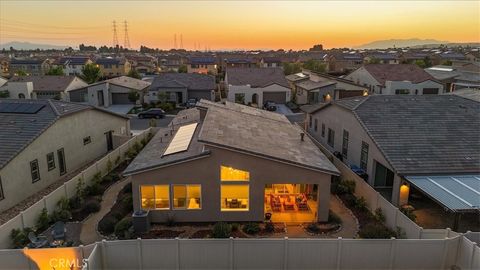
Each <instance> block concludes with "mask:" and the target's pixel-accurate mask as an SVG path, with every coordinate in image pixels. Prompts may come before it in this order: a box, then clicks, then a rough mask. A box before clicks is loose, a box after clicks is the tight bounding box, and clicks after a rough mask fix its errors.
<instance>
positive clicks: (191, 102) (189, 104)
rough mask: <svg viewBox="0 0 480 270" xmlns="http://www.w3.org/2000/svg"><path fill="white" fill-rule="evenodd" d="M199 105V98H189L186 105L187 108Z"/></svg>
mask: <svg viewBox="0 0 480 270" xmlns="http://www.w3.org/2000/svg"><path fill="white" fill-rule="evenodd" d="M195 105H197V99H196V98H189V99H188V100H187V102H186V103H185V106H186V107H187V108H193V107H195Z"/></svg>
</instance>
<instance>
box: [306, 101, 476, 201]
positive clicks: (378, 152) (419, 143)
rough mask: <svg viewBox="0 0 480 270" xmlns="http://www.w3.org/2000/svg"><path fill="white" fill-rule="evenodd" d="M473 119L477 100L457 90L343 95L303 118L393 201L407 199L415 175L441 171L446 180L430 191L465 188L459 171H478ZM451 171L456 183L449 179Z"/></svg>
mask: <svg viewBox="0 0 480 270" xmlns="http://www.w3.org/2000/svg"><path fill="white" fill-rule="evenodd" d="M472 123H480V106H479V103H478V102H475V101H472V100H470V99H466V98H463V97H459V96H455V95H431V96H415V97H412V96H401V95H396V96H380V95H372V96H366V97H354V98H348V99H341V100H337V101H334V102H332V103H328V104H323V105H318V106H317V108H316V109H315V110H311V111H310V112H309V114H308V115H307V118H306V126H307V130H308V133H309V134H311V135H312V137H314V138H315V139H316V140H318V141H319V142H320V143H321V144H322V145H323V146H324V147H325V148H326V149H327V150H328V151H330V152H332V153H333V152H338V155H341V156H342V158H343V162H344V163H345V164H347V165H355V166H357V167H360V168H361V169H363V170H365V171H366V173H367V174H368V183H369V184H370V185H372V186H373V187H374V188H376V189H377V190H378V191H379V192H380V193H381V194H382V195H383V196H384V197H385V198H387V199H388V200H391V201H392V202H393V203H394V204H396V205H403V204H406V203H408V190H409V186H410V183H411V181H414V180H412V179H414V178H415V177H417V176H427V177H429V176H432V177H434V176H440V175H444V176H445V178H448V179H447V180H441V182H439V184H438V185H437V187H430V188H431V191H434V192H435V191H436V192H438V191H441V190H439V189H445V190H447V189H449V187H448V186H449V184H452V186H450V187H455V188H457V189H459V190H457V191H453V192H458V191H460V189H462V190H464V189H465V187H463V188H461V187H459V184H458V182H462V175H468V174H476V175H478V174H479V173H480V140H479V139H478V138H480V132H479V129H478V126H477V125H475V124H472ZM454 175H455V176H457V182H455V181H454V180H450V177H449V176H452V178H455V177H454ZM477 177H478V176H477ZM458 179H460V180H458ZM432 183H435V181H434V180H432ZM469 183H472V182H465V183H464V184H465V185H469ZM476 183H477V184H476V187H477V188H478V179H477V180H476ZM445 185H446V186H447V188H444V187H443V186H445ZM460 185H461V184H460ZM403 186H405V187H403ZM433 186H435V185H433ZM401 187H402V188H403V190H401ZM417 188H420V187H417ZM449 192H450V191H446V192H444V197H449V196H450V195H449V194H447V193H449ZM479 192H480V190H479ZM439 194H441V192H440V193H439ZM476 196H477V197H476V198H477V203H478V192H477V195H476ZM434 199H438V198H434ZM465 199H466V198H465ZM476 206H477V207H478V204H477V205H476Z"/></svg>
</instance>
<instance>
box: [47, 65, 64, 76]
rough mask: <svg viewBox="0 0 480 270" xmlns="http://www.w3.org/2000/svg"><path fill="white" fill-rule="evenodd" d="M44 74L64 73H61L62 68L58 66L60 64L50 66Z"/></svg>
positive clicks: (55, 74)
mask: <svg viewBox="0 0 480 270" xmlns="http://www.w3.org/2000/svg"><path fill="white" fill-rule="evenodd" d="M45 75H48V76H63V75H65V74H64V73H63V68H62V67H60V66H57V67H52V68H50V70H48V71H47V73H45Z"/></svg>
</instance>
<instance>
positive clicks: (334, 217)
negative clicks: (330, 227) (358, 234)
mask: <svg viewBox="0 0 480 270" xmlns="http://www.w3.org/2000/svg"><path fill="white" fill-rule="evenodd" d="M328 223H334V224H342V219H341V218H340V217H339V216H338V215H337V214H335V213H334V212H332V211H331V210H330V211H328Z"/></svg>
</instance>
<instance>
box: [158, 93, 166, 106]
mask: <svg viewBox="0 0 480 270" xmlns="http://www.w3.org/2000/svg"><path fill="white" fill-rule="evenodd" d="M157 98H158V101H159V102H160V103H165V102H167V99H168V94H167V93H165V92H159V93H158V95H157Z"/></svg>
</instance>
